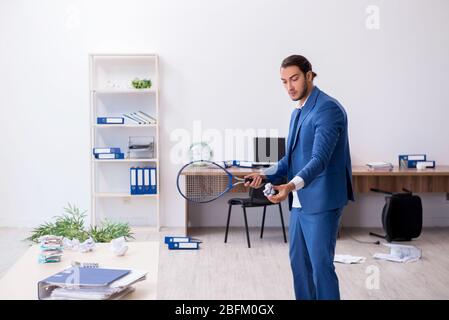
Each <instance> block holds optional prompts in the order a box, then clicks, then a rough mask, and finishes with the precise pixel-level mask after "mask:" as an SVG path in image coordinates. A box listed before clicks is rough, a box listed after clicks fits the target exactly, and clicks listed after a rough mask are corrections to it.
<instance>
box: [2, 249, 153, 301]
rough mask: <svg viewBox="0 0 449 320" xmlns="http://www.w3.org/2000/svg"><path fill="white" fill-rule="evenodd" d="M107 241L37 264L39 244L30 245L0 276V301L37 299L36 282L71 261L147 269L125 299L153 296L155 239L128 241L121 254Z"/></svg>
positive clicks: (149, 298) (146, 298) (67, 251)
mask: <svg viewBox="0 0 449 320" xmlns="http://www.w3.org/2000/svg"><path fill="white" fill-rule="evenodd" d="M109 247H110V244H109V243H97V244H96V245H95V248H94V250H93V251H91V252H87V253H80V252H76V251H70V250H65V251H64V254H63V256H62V259H61V262H59V263H47V264H39V263H38V262H37V259H38V255H39V247H38V246H37V245H34V246H32V247H30V248H29V249H28V250H27V251H26V252H25V254H24V255H23V256H22V257H21V258H20V259H19V260H18V261H17V262H16V263H15V264H14V265H13V266H12V267H11V268H10V269H9V270H8V271H7V272H6V273H5V274H4V276H3V277H2V278H1V279H0V300H15V299H20V300H34V299H37V284H38V282H39V281H40V280H43V279H45V278H47V277H49V276H51V275H53V274H55V273H57V272H59V271H61V270H63V269H64V268H66V267H67V266H69V265H70V263H71V261H72V260H74V261H79V262H97V263H99V265H100V267H101V266H105V267H116V268H123V269H137V270H146V271H148V274H147V278H146V280H144V281H141V282H138V283H136V284H135V285H133V287H134V288H136V290H135V291H134V292H132V293H130V294H128V295H127V296H125V299H139V300H153V299H156V288H157V272H158V263H159V242H157V241H147V242H128V251H127V252H126V254H125V255H124V256H122V257H117V256H115V255H113V254H112V252H111V251H110V249H109Z"/></svg>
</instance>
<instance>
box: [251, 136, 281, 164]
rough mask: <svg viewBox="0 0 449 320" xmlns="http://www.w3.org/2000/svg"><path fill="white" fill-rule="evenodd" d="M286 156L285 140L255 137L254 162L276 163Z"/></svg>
mask: <svg viewBox="0 0 449 320" xmlns="http://www.w3.org/2000/svg"><path fill="white" fill-rule="evenodd" d="M284 155H285V138H279V137H276V138H270V137H255V138H254V161H255V162H256V163H276V162H278V161H279V160H281V159H282V157H284Z"/></svg>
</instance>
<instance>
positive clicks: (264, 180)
mask: <svg viewBox="0 0 449 320" xmlns="http://www.w3.org/2000/svg"><path fill="white" fill-rule="evenodd" d="M253 180H254V179H253V178H245V182H253ZM262 182H263V183H265V182H267V180H266V179H262Z"/></svg>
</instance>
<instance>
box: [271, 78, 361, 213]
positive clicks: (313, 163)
mask: <svg viewBox="0 0 449 320" xmlns="http://www.w3.org/2000/svg"><path fill="white" fill-rule="evenodd" d="M293 114H294V112H292V118H291V119H290V129H289V134H288V139H287V153H286V155H285V156H284V157H283V158H282V159H281V160H280V161H279V162H278V164H277V166H276V167H275V168H274V170H273V171H272V172H270V173H269V174H267V178H268V180H269V181H271V182H273V183H275V184H276V181H281V180H285V177H287V179H288V181H290V180H291V179H292V178H293V177H294V176H295V175H297V176H300V177H301V178H302V179H303V180H304V188H302V189H300V190H298V191H296V192H298V197H299V200H300V202H301V206H302V210H303V212H304V213H316V212H323V211H328V210H332V209H336V208H342V207H344V206H345V205H346V204H347V203H348V200H354V195H353V191H352V169H351V157H350V152H349V140H348V121H347V116H346V112H345V110H344V109H343V107H342V106H341V105H340V103H339V102H338V101H337V100H335V99H334V98H332V97H330V96H328V95H327V94H325V93H324V92H323V91H321V90H320V89H319V88H318V87H316V86H315V87H314V88H313V90H312V92H311V93H310V96H309V98H308V99H307V102H306V104H305V105H304V107H303V108H302V111H301V114H300V117H299V122H298V125H297V130H296V132H292V130H293V128H292V127H293V121H294V117H293ZM290 144H293V147H292V151H291V155H290V154H289V150H290V148H289V147H290ZM289 156H291V159H290V165H289ZM268 172H269V170H268ZM291 204H292V196H291V195H289V207H290V208H291Z"/></svg>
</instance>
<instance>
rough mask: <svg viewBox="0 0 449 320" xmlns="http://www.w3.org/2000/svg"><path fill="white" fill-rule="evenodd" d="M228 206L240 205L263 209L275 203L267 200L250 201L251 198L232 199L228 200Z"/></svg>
mask: <svg viewBox="0 0 449 320" xmlns="http://www.w3.org/2000/svg"><path fill="white" fill-rule="evenodd" d="M228 204H230V205H242V206H244V207H263V206H270V205H273V204H276V203H273V202H271V201H270V200H268V199H266V198H265V199H251V198H232V199H229V200H228Z"/></svg>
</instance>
